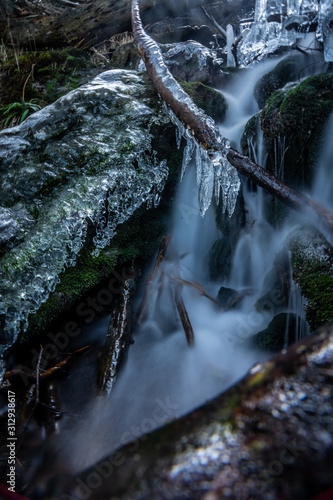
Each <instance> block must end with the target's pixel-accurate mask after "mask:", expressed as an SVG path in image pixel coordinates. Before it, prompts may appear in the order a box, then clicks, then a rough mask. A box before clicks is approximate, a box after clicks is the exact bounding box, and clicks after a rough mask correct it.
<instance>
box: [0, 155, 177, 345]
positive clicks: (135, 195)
mask: <svg viewBox="0 0 333 500" xmlns="http://www.w3.org/2000/svg"><path fill="white" fill-rule="evenodd" d="M137 161H138V164H139V168H140V164H141V163H143V164H144V167H145V171H146V172H147V173H146V180H145V182H142V181H140V180H138V176H137V173H136V171H135V169H134V168H131V167H130V165H124V171H123V172H121V171H120V172H117V171H115V169H114V168H112V167H110V169H109V170H108V171H106V172H104V174H103V175H101V176H97V177H96V178H95V179H92V178H90V177H88V178H86V179H84V178H83V177H82V178H81V179H80V181H77V185H76V186H75V187H74V186H73V188H72V189H69V190H68V191H67V192H65V193H61V194H60V195H59V199H58V200H56V203H55V205H54V214H53V215H52V214H50V213H49V214H48V216H47V217H45V221H42V222H41V224H40V225H39V227H37V228H36V230H35V231H34V233H33V234H32V237H30V238H27V240H26V242H24V243H22V244H21V245H20V246H19V247H17V248H14V249H13V250H12V251H11V252H9V253H8V256H7V257H4V258H3V259H2V264H3V266H4V267H3V269H2V271H3V275H4V276H3V282H2V288H4V289H3V290H2V292H3V293H0V315H1V314H3V315H4V316H5V317H6V324H5V327H4V328H5V332H4V333H5V334H6V342H7V343H8V344H11V343H12V342H13V341H15V339H16V337H17V334H18V332H19V331H20V330H21V328H22V330H23V331H25V330H26V329H27V326H28V316H29V315H30V314H32V313H34V312H36V311H37V310H38V309H39V307H40V305H41V304H42V303H43V302H45V301H46V300H47V298H48V296H49V294H50V293H51V292H53V291H54V290H55V288H56V286H57V284H58V283H59V281H60V279H59V275H60V274H61V273H62V272H63V271H64V269H65V268H67V267H70V266H74V265H75V264H76V260H77V257H78V255H79V252H80V251H81V249H82V247H83V245H84V244H85V241H86V236H87V230H88V226H89V225H93V226H94V227H95V228H96V236H95V237H94V247H95V248H94V251H93V255H95V256H96V255H98V254H99V253H100V251H101V250H102V249H103V248H105V247H106V246H107V245H108V244H109V243H110V240H111V239H112V237H113V236H114V235H115V234H116V227H117V226H118V225H119V224H122V223H123V222H125V221H126V220H127V219H128V218H129V217H130V216H131V215H132V214H133V213H134V211H135V210H136V209H137V208H138V207H140V206H141V205H142V204H143V203H146V204H147V205H148V207H150V206H152V205H154V206H157V205H158V203H159V201H160V195H161V192H162V191H163V188H164V185H165V181H166V178H167V175H168V168H167V165H166V162H165V161H163V162H161V163H156V164H155V163H154V162H152V161H151V160H150V159H148V157H147V155H145V154H141V155H138V156H137ZM149 169H150V172H148V170H149ZM59 214H61V215H60V216H59ZM52 218H54V221H52ZM12 254H13V255H12ZM20 263H24V264H23V266H24V267H23V268H22V269H20ZM13 275H15V276H13ZM6 276H8V278H7V279H6ZM14 277H15V279H13V278H14ZM0 292H1V291H0Z"/></svg>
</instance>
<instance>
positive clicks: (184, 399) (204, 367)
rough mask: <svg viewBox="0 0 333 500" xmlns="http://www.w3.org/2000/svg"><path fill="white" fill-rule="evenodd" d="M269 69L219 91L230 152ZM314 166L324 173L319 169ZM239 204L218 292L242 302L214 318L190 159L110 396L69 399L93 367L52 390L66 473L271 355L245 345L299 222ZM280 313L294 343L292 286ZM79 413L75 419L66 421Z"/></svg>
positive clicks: (214, 290)
mask: <svg viewBox="0 0 333 500" xmlns="http://www.w3.org/2000/svg"><path fill="white" fill-rule="evenodd" d="M276 64H277V60H276V59H273V60H270V61H266V62H262V63H260V64H257V65H256V66H255V67H254V68H253V69H250V70H247V71H246V72H244V73H241V74H240V75H239V76H238V77H237V80H236V82H235V83H234V84H233V86H232V88H230V89H228V88H227V89H226V90H225V89H223V93H224V95H225V97H226V99H227V102H228V111H227V115H226V117H225V120H224V122H223V123H222V124H221V125H220V131H221V133H222V135H224V136H228V138H229V139H230V140H231V142H232V144H233V145H235V146H236V147H237V148H239V144H240V138H241V135H242V133H243V129H244V125H245V124H246V122H247V121H248V119H249V118H250V117H251V116H253V114H254V113H256V112H257V111H258V105H257V103H256V101H255V100H254V97H253V91H254V87H255V85H256V83H257V82H258V80H259V79H260V78H261V77H262V76H263V75H264V74H265V73H267V72H269V71H270V70H271V69H272V68H273V67H274V66H275V65H276ZM258 137H259V139H258V141H257V143H256V144H252V147H253V152H254V155H255V158H256V159H257V161H258V162H259V163H262V164H263V165H264V162H265V151H264V149H263V141H262V140H261V139H260V134H259V135H258ZM321 163H322V165H323V168H326V167H325V161H322V162H321ZM317 182H320V180H318V181H317ZM318 189H319V188H318ZM243 195H244V200H245V208H246V223H245V226H244V228H243V229H242V230H241V231H240V235H239V238H238V241H237V245H236V249H235V251H234V254H233V258H232V262H231V269H230V274H229V278H226V279H225V281H224V282H223V283H222V284H223V286H225V287H227V288H231V289H235V290H236V291H237V292H238V293H239V294H241V295H242V292H244V293H243V296H242V298H241V300H239V301H238V302H237V304H236V307H230V308H227V309H226V310H225V311H224V312H223V311H222V310H221V307H219V306H218V305H217V304H216V303H214V302H213V301H212V300H211V299H210V298H213V299H215V298H216V296H217V294H218V291H219V288H220V287H221V281H220V280H218V281H217V280H214V279H212V276H211V273H209V271H208V268H209V258H210V255H209V254H210V250H211V248H212V245H213V244H214V242H215V241H216V240H218V239H219V238H221V234H220V231H219V230H218V229H217V228H216V224H215V213H214V210H215V207H214V206H213V205H211V206H210V207H209V208H208V210H207V212H206V213H205V216H204V217H202V216H201V215H200V208H199V204H198V188H197V182H196V165H195V162H194V161H193V160H192V162H191V163H190V165H189V167H188V168H187V171H186V173H185V176H184V178H183V180H182V182H181V183H180V185H179V189H178V193H177V196H176V197H175V200H174V205H173V214H172V220H171V222H170V230H169V234H170V235H172V238H171V241H170V244H169V247H168V250H167V253H166V255H165V258H164V260H163V262H162V263H161V265H160V266H159V269H158V273H157V275H156V277H155V280H154V281H153V282H152V285H151V287H150V291H149V296H148V312H147V315H146V318H145V320H144V321H143V322H142V324H141V325H139V326H137V328H136V329H135V331H134V334H133V339H134V343H133V345H131V346H130V348H129V353H128V357H127V360H126V362H125V363H124V366H123V368H122V370H121V372H120V374H119V376H118V378H117V381H116V384H115V386H114V388H113V389H112V392H111V394H110V395H109V396H104V395H103V396H98V397H93V398H92V399H90V395H89V394H86V393H85V392H84V391H83V390H79V391H77V387H78V385H77V384H78V382H77V381H80V385H82V384H83V385H84V386H85V387H87V385H90V386H91V385H93V383H94V382H93V380H92V379H93V377H94V370H95V365H96V361H91V362H90V365H89V364H88V365H87V361H83V362H82V363H80V364H78V366H77V367H76V368H75V369H74V370H73V372H72V374H71V379H70V380H69V381H68V380H67V381H65V382H64V383H63V384H62V385H61V386H60V394H61V399H62V407H63V410H64V412H65V416H64V417H63V420H62V422H61V424H60V426H61V428H62V432H61V433H60V435H61V436H62V437H61V445H60V447H59V450H58V457H59V459H60V460H61V461H62V462H66V463H67V464H69V465H70V467H71V468H72V469H73V470H74V471H75V472H77V471H79V470H82V469H84V468H86V467H88V466H90V465H91V464H93V463H95V462H97V461H98V460H99V459H101V458H102V457H103V456H105V455H106V454H109V453H110V452H112V451H113V450H115V449H116V448H118V447H119V446H121V445H123V444H125V443H127V442H130V441H132V440H133V439H135V438H137V437H140V436H141V439H144V436H143V435H144V434H145V433H147V432H150V431H152V430H153V429H155V428H157V427H159V426H161V425H163V424H165V423H166V422H168V421H170V420H172V419H175V418H177V417H179V416H181V415H184V414H186V413H187V412H189V411H191V410H192V409H193V408H195V407H197V406H199V405H201V404H203V403H205V402H206V401H207V400H209V399H211V398H213V397H214V396H216V395H217V394H219V393H221V392H223V391H225V390H226V389H227V388H228V387H230V386H231V385H232V384H234V383H235V382H236V381H237V380H239V379H240V378H241V377H242V376H243V375H244V374H245V373H246V372H247V371H248V370H249V369H250V368H251V367H252V366H253V365H254V364H255V363H260V362H262V361H264V360H265V359H267V358H269V357H270V356H271V355H272V353H271V352H270V351H267V350H261V349H259V348H258V347H256V346H255V344H254V343H253V341H252V338H253V335H254V334H256V333H258V332H260V331H262V330H263V329H265V328H266V327H267V325H268V324H269V322H270V320H271V319H272V311H273V310H274V306H275V304H274V299H272V303H271V304H268V307H266V308H265V310H263V311H260V312H258V310H257V309H256V307H255V303H256V301H257V300H258V299H259V298H260V297H261V296H262V295H263V294H264V293H265V276H266V275H267V273H268V272H269V271H270V270H271V269H272V267H273V262H274V259H275V258H276V256H277V255H278V254H279V252H281V250H282V249H283V245H284V241H285V239H286V237H287V236H288V235H289V234H290V233H292V231H293V228H294V227H295V225H296V224H297V223H299V221H300V220H302V219H301V216H299V215H293V216H292V217H291V219H290V220H288V222H287V223H286V224H285V225H284V226H283V227H282V228H280V229H279V230H278V229H274V228H273V227H272V226H271V225H270V224H269V223H268V222H267V221H266V219H265V214H264V208H263V207H264V204H263V193H262V190H261V189H260V188H258V189H257V190H252V189H251V186H249V185H248V183H247V182H243ZM153 266H154V262H152V264H151V266H150V269H148V270H147V274H150V275H151V274H152V270H153ZM146 279H147V278H145V279H144V280H143V284H142V286H141V289H139V291H138V293H137V296H136V302H135V309H136V310H138V308H139V305H140V303H141V301H142V298H143V295H144V290H145V286H144V283H145V282H146ZM177 280H178V281H177ZM194 282H195V283H196V284H200V286H201V287H203V289H204V291H205V293H206V294H207V296H209V297H207V296H203V295H202V293H200V292H202V289H200V290H198V288H197V287H196V286H193V283H194ZM189 283H192V285H190V284H189ZM177 286H180V287H181V293H182V299H183V301H184V304H185V307H186V310H187V313H188V317H189V320H190V322H191V324H192V327H193V331H194V345H193V346H191V347H189V346H188V345H187V342H186V337H185V334H184V330H183V328H182V325H181V322H180V320H179V318H178V317H177V312H176V308H175V303H174V301H173V299H172V295H173V294H174V292H175V289H176V288H177ZM285 311H286V312H287V313H295V314H296V317H297V324H296V329H297V332H296V339H300V338H302V337H304V336H305V335H307V333H308V328H307V324H306V321H305V319H304V300H303V298H302V297H301V294H300V292H299V289H298V287H297V285H295V284H294V283H293V284H292V286H291V290H290V295H289V302H288V305H287V306H286V307H285ZM108 321H109V318H104V319H103V320H99V322H98V323H93V324H92V325H91V326H89V327H86V330H85V334H84V337H83V338H84V339H85V340H86V341H89V339H91V338H95V339H97V340H98V341H99V342H100V343H102V341H103V335H105V330H106V328H107V324H108ZM287 345H288V329H287V328H286V334H285V347H287ZM83 363H84V366H83ZM82 407H84V411H83V412H82ZM78 411H79V412H80V414H81V416H80V417H77V416H75V414H76V413H77V412H78ZM66 413H67V416H66ZM82 414H84V416H82ZM73 415H74V416H73ZM142 436H143V437H142ZM87 450H89V452H88V451H87Z"/></svg>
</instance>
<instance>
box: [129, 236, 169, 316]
mask: <svg viewBox="0 0 333 500" xmlns="http://www.w3.org/2000/svg"><path fill="white" fill-rule="evenodd" d="M170 240H171V235H168V236H163V238H162V240H161V243H160V247H159V249H158V253H157V257H156V261H155V265H154V270H153V274H152V275H151V276H150V275H148V278H147V285H146V290H145V293H144V296H143V299H142V301H141V304H140V307H139V310H138V313H137V317H138V320H137V322H138V324H139V325H142V323H144V322H145V320H146V319H147V316H148V298H149V295H150V293H151V284H152V282H153V281H154V279H155V278H156V275H157V273H158V270H159V268H160V265H161V263H162V262H163V260H164V257H165V254H166V251H167V249H168V247H169V243H170Z"/></svg>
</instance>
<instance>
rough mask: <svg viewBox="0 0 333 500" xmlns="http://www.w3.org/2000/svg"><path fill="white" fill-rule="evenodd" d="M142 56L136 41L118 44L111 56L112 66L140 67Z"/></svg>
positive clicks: (123, 67) (124, 67) (120, 67)
mask: <svg viewBox="0 0 333 500" xmlns="http://www.w3.org/2000/svg"><path fill="white" fill-rule="evenodd" d="M140 61H141V56H140V54H139V52H138V49H137V46H136V44H135V43H126V44H123V45H118V46H117V47H116V48H115V49H114V51H113V53H112V56H111V59H110V64H111V66H112V68H118V69H135V70H137V69H138V66H139V62H140Z"/></svg>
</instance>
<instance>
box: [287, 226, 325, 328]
mask: <svg viewBox="0 0 333 500" xmlns="http://www.w3.org/2000/svg"><path fill="white" fill-rule="evenodd" d="M289 248H290V251H291V265H292V270H293V277H294V279H295V280H296V282H297V283H298V284H299V286H300V288H301V291H302V294H303V295H304V296H305V297H306V299H307V305H306V309H305V311H306V315H305V317H306V320H307V321H308V323H309V326H310V328H311V330H314V329H315V328H317V327H318V326H320V325H323V324H325V323H326V322H327V321H330V320H332V319H333V247H332V245H331V244H330V243H329V242H328V241H327V240H326V239H325V237H324V236H323V235H322V234H321V233H320V232H319V231H317V230H316V229H314V228H301V229H299V230H298V231H295V232H294V233H293V234H292V236H291V237H290V238H289Z"/></svg>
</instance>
